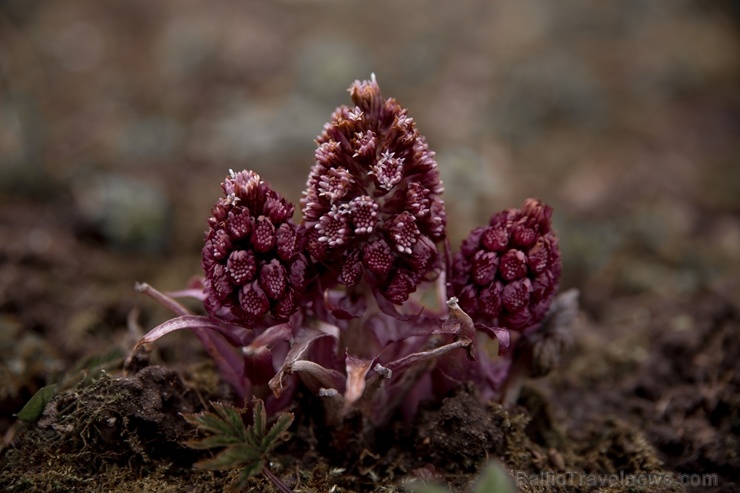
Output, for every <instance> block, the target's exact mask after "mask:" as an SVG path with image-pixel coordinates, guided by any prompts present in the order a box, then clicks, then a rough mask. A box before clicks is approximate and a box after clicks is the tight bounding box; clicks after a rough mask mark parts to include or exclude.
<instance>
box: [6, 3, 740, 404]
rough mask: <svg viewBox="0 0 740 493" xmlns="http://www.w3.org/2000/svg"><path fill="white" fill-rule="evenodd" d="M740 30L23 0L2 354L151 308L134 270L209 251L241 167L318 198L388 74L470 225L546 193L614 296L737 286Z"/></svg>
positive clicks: (597, 18)
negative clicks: (374, 86) (348, 125)
mask: <svg viewBox="0 0 740 493" xmlns="http://www.w3.org/2000/svg"><path fill="white" fill-rule="evenodd" d="M739 28H740V2H738V1H736V0H724V1H715V2H703V1H700V0H630V1H606V2H587V1H584V0H563V1H560V2H550V1H548V0H485V1H484V0H470V1H462V2H432V1H429V0H408V1H405V2H396V1H391V0H383V1H377V2H360V1H349V0H348V1H340V0H292V1H291V0H281V1H278V0H276V1H272V2H261V1H248V0H239V1H236V0H233V1H227V0H221V1H212V2H197V1H194V0H178V1H175V0H159V1H156V2H152V1H144V0H134V1H128V2H113V1H107V0H67V1H65V2H53V1H49V0H1V1H0V328H2V334H3V335H2V342H0V352H2V354H0V356H2V358H0V359H4V360H5V361H6V362H9V361H11V356H10V355H13V359H12V360H13V361H16V359H15V358H17V357H18V355H19V354H24V355H25V354H26V353H27V357H26V356H23V357H20V358H19V359H18V360H19V361H21V362H25V363H23V364H26V365H27V364H30V363H28V361H36V363H34V364H36V365H48V366H50V367H52V368H53V367H55V366H54V365H57V367H63V366H64V365H65V364H68V363H69V361H73V360H74V359H75V358H77V357H79V356H80V355H82V354H84V353H85V351H86V348H89V346H90V345H91V344H92V345H94V346H96V347H97V348H98V350H99V349H100V344H101V342H102V344H103V345H105V344H107V343H110V342H112V341H116V340H119V339H120V338H121V337H123V336H122V335H121V334H125V330H124V328H125V326H126V316H127V314H128V313H129V311H130V309H131V308H132V307H134V306H146V307H148V308H147V309H150V308H151V305H152V304H151V303H148V302H146V301H143V300H142V299H141V297H140V296H139V295H136V294H135V293H134V291H133V284H134V282H135V281H148V282H150V283H152V284H154V285H155V286H157V287H159V288H161V289H164V290H168V289H169V290H171V289H178V288H180V287H181V286H183V285H184V283H185V282H187V280H188V279H189V278H190V277H191V276H193V275H197V274H199V273H200V262H199V252H200V248H201V241H202V237H203V232H204V230H205V227H206V219H207V217H208V215H209V211H210V207H211V205H212V204H213V203H214V202H215V200H216V199H217V198H218V196H219V194H220V193H221V192H220V188H219V184H220V182H221V181H222V180H223V178H224V176H225V175H226V173H227V171H228V169H229V168H233V169H243V168H251V169H254V170H256V171H257V172H259V173H260V174H261V175H262V177H263V178H264V179H266V180H268V181H271V182H272V183H273V185H274V187H275V188H276V189H278V190H279V191H280V192H281V193H283V194H284V195H285V196H287V197H288V198H290V199H291V200H293V201H294V202H295V203H297V202H298V200H299V198H300V192H301V190H302V188H303V186H304V184H305V177H306V174H307V172H308V170H309V167H310V166H311V164H312V161H313V151H314V143H313V139H314V138H315V137H316V135H317V134H318V133H319V132H320V131H321V129H322V126H323V124H324V122H326V121H327V120H328V119H329V115H330V114H331V112H332V111H333V110H334V108H335V107H336V106H338V105H340V104H346V103H348V102H349V96H348V94H347V92H346V90H347V88H348V86H349V85H350V84H351V83H352V81H354V80H355V79H363V78H368V77H369V76H370V74H371V73H375V74H376V76H377V78H378V81H379V83H380V85H381V88H382V89H383V92H384V95H385V96H386V97H390V96H393V97H396V98H397V99H398V100H399V101H400V102H401V103H402V104H403V105H405V106H406V107H408V108H409V112H410V115H411V116H412V117H413V118H414V119H415V121H416V123H417V126H418V128H419V130H420V131H421V133H422V134H424V135H425V136H426V137H427V140H428V142H429V144H430V147H431V148H432V149H433V150H435V151H436V152H437V158H438V162H439V166H440V169H441V171H442V175H443V178H444V180H445V185H446V190H447V191H446V196H445V200H446V203H447V207H448V216H449V218H450V221H449V235H450V237H451V240H452V243H453V245H457V244H459V241H460V240H461V239H462V238H463V237H464V235H465V234H466V233H467V232H468V231H469V230H470V229H471V228H473V227H474V226H476V225H479V224H481V223H483V222H485V221H486V220H487V219H488V217H489V216H490V215H491V214H492V213H493V212H496V211H498V210H500V209H503V208H508V207H519V206H521V204H522V202H523V200H524V199H525V198H527V197H538V198H541V199H543V200H545V201H546V202H548V203H550V204H552V205H553V206H554V208H555V220H556V224H557V228H558V231H559V234H560V238H561V247H562V250H563V255H564V265H565V267H564V279H563V283H562V285H563V287H572V286H575V287H578V288H580V289H581V291H582V293H583V304H584V308H585V310H586V312H587V313H588V314H590V316H592V317H594V318H597V319H598V318H600V317H602V318H603V317H607V316H608V314H607V313H605V311H604V309H603V307H604V306H605V305H604V302H605V301H606V300H610V299H614V298H618V297H629V296H661V297H676V298H679V297H682V296H688V295H690V294H691V293H694V292H697V291H699V290H702V289H706V288H708V287H710V288H712V289H726V290H728V292H732V293H734V295H733V296H737V292H738V289H737V282H736V281H734V279H737V278H738V274H740V267H739V262H740V261H739V258H740V253H739V252H740V166H739V164H740V163H739V161H740V35H739V34H740V30H739ZM733 290H734V291H733ZM736 299H737V298H736ZM20 340H22V341H23V343H22V344H20V343H19V342H18V341H20ZM35 352H38V353H39V354H44V355H46V356H44V357H43V358H33V357H31V356H30V355H33V354H36V353H35ZM50 354H52V355H56V356H49V355H50ZM39 360H40V361H39ZM14 368H15V367H12V365H10V363H7V364H4V365H3V372H5V373H6V374H7V375H11V374H12V375H18V374H19V373H18V371H16V370H17V369H14ZM46 369H47V370H48V368H46ZM42 370H43V369H37V371H35V370H33V369H29V368H25V367H24V368H23V371H22V372H21V373H22V374H23V375H29V374H30V375H33V374H43V373H44V371H42ZM14 372H15V373H14ZM14 378H15V377H14ZM19 378H20V377H19ZM12 391H13V390H12V389H10V390H8V389H4V390H3V391H2V392H3V393H5V394H8V393H12ZM22 399H23V396H20V397H18V400H22Z"/></svg>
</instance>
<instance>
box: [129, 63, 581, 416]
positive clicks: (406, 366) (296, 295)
mask: <svg viewBox="0 0 740 493" xmlns="http://www.w3.org/2000/svg"><path fill="white" fill-rule="evenodd" d="M350 95H351V98H352V102H353V106H351V107H348V106H340V107H339V108H337V109H336V111H334V113H333V114H332V117H331V121H330V122H329V123H327V124H326V125H325V127H324V130H323V132H322V133H321V134H320V135H319V137H318V139H317V141H316V142H317V146H318V147H317V149H316V154H315V163H314V165H313V167H312V168H311V170H310V173H309V176H308V180H307V184H306V190H305V192H304V196H303V198H302V199H301V201H300V205H301V211H302V213H303V218H302V220H301V221H300V222H298V223H294V222H293V220H292V216H293V213H294V206H293V205H292V204H291V203H289V202H288V201H286V200H285V199H284V198H282V197H281V196H280V195H278V193H277V192H275V191H274V190H273V189H272V188H271V186H270V185H269V183H267V182H265V181H263V180H262V179H261V178H260V177H259V176H258V175H257V174H256V173H254V172H252V171H241V172H239V173H234V172H231V173H230V174H229V176H227V177H226V179H225V180H224V182H223V183H222V185H221V188H222V189H223V196H222V197H221V198H219V199H218V201H217V202H216V204H215V205H214V207H213V209H212V211H211V217H210V219H209V220H208V231H207V234H206V240H205V244H204V246H203V252H202V253H203V255H202V265H203V270H204V273H205V277H204V278H203V280H202V281H201V282H200V283H196V284H195V285H194V286H192V287H191V289H189V290H187V291H185V292H180V293H175V294H177V295H190V296H195V297H197V298H199V299H201V300H202V301H203V306H204V308H205V311H206V312H207V315H194V314H192V313H190V312H188V311H187V310H186V309H185V308H184V307H182V305H180V304H179V303H177V302H176V301H175V300H174V299H173V298H172V297H171V296H169V295H166V294H163V293H160V292H158V291H156V290H155V289H154V288H152V287H150V286H148V285H139V289H140V290H141V291H143V292H145V293H147V294H149V295H151V296H152V297H154V298H156V299H157V300H158V301H160V302H162V303H163V304H165V305H166V306H168V307H169V308H170V309H172V311H174V312H175V313H176V314H177V315H178V316H177V317H176V318H174V319H172V320H169V321H167V322H165V323H163V324H161V325H159V326H158V327H156V328H154V329H153V330H152V331H151V332H149V333H148V334H147V335H146V336H144V338H142V340H141V341H140V343H139V344H143V343H150V342H152V341H154V340H156V339H158V338H159V337H162V336H163V335H165V334H167V333H169V332H171V331H173V330H179V329H190V330H192V331H194V332H195V333H196V335H197V336H198V337H199V338H200V340H201V342H203V344H204V346H205V347H206V349H207V350H208V351H209V353H210V355H211V356H212V357H213V358H214V359H215V360H216V363H217V364H218V366H219V368H220V369H221V371H222V373H223V374H224V377H225V378H226V379H227V381H228V382H229V383H231V384H232V385H233V387H234V388H235V390H236V392H237V393H238V394H239V395H240V396H242V397H244V396H249V395H250V394H258V395H259V396H260V397H262V398H268V397H269V398H268V400H267V406H268V409H270V410H272V411H274V410H277V409H280V408H281V407H284V406H285V405H286V404H287V403H288V402H289V400H290V397H291V396H292V395H293V393H294V391H295V390H296V388H297V387H298V386H299V385H303V386H305V387H306V388H307V389H308V390H309V391H312V392H315V393H316V394H317V395H319V396H321V397H322V398H323V399H324V401H325V403H326V406H325V408H326V413H327V417H326V419H327V421H328V422H331V423H338V422H339V421H341V420H342V419H343V417H344V416H346V415H348V414H349V413H353V412H360V413H361V414H362V415H363V416H365V417H366V418H367V419H368V420H369V421H370V422H372V423H373V424H375V425H381V424H383V423H385V422H386V421H387V419H389V417H390V416H392V415H393V414H394V412H395V411H394V410H395V409H397V408H399V407H400V408H401V409H402V411H404V412H405V413H406V414H407V415H411V414H413V412H414V410H415V408H416V405H417V404H418V403H419V402H420V401H422V400H424V399H429V398H438V397H440V396H441V395H444V393H445V392H447V391H449V390H450V388H451V387H454V386H457V385H461V384H463V383H464V382H466V381H473V382H474V383H475V384H477V385H478V386H479V387H480V388H481V395H482V396H485V397H492V396H497V395H498V396H501V393H502V392H504V390H503V389H504V388H505V387H507V388H509V387H511V385H509V384H508V383H507V378H509V376H510V375H509V374H508V373H509V369H510V368H512V367H513V366H514V365H512V363H513V361H512V358H513V355H514V354H517V352H516V351H513V346H514V345H515V344H516V343H517V341H519V340H522V339H526V338H527V334H530V333H533V332H537V331H538V330H543V329H542V327H543V326H544V327H545V328H546V325H547V320H548V317H549V318H550V319H557V320H559V321H560V322H558V323H560V324H561V325H563V323H562V320H565V319H566V318H567V317H564V316H561V317H557V316H555V317H552V316H550V315H551V304H552V303H553V298H554V296H555V291H556V289H557V286H558V282H559V279H560V272H561V260H560V252H559V249H558V241H557V237H556V236H555V232H554V231H553V229H552V224H551V216H552V209H551V208H550V207H549V206H547V205H545V204H543V203H542V202H540V201H538V200H533V199H529V200H527V201H526V202H525V203H524V207H523V208H522V209H509V210H506V211H503V212H500V213H498V214H494V215H493V216H492V218H491V220H490V222H489V224H488V225H487V226H484V227H480V228H476V229H475V230H473V231H472V232H471V233H470V235H469V236H468V237H467V239H465V240H464V241H463V243H462V246H461V247H460V249H459V251H458V252H457V253H456V254H455V255H454V256H453V255H452V254H451V252H447V251H446V248H447V247H445V246H443V245H444V244H445V241H444V240H445V239H446V236H445V227H446V222H447V218H446V213H445V208H444V202H443V201H442V198H441V195H442V192H443V187H442V183H441V181H440V177H439V171H438V169H437V162H436V160H435V157H434V153H433V152H432V151H430V150H429V147H428V145H427V143H426V141H425V139H424V137H423V136H421V134H420V133H419V132H418V130H417V129H416V125H415V122H414V121H413V119H412V118H410V117H409V116H408V112H407V110H406V109H405V108H404V107H402V106H401V105H400V104H399V103H398V102H397V101H396V100H395V99H392V98H391V99H384V98H383V97H382V95H381V92H380V87H379V86H378V83H377V81H376V80H375V78H374V77H373V78H372V79H371V80H369V81H362V82H360V81H356V82H355V83H354V84H353V85H352V86H351V87H350ZM448 258H450V259H452V261H451V262H449V261H445V259H448ZM445 279H446V280H447V284H445ZM423 288H426V289H427V290H428V292H429V293H436V295H437V301H436V302H434V301H433V300H434V296H431V297H430V296H426V298H423V297H422V296H411V294H412V293H415V292H416V291H418V290H420V289H423ZM445 291H446V295H447V297H449V299H446V298H445V297H444V293H445ZM422 299H425V300H426V303H425V304H422V302H421V300H422ZM429 300H432V301H431V302H430V301H429ZM571 312H572V310H571V311H570V312H568V313H571ZM543 320H544V321H545V323H544V325H543ZM481 337H484V338H485V337H491V338H495V339H497V340H498V343H499V354H498V355H492V354H489V353H488V351H487V350H486V345H485V344H481V343H480V340H479V339H480V338H481ZM543 339H547V338H543ZM533 340H534V339H533ZM530 342H531V341H530ZM530 342H527V344H529V343H530ZM550 346H552V347H559V346H557V345H553V344H550ZM296 376H297V377H298V378H296ZM266 383H269V385H264V384H266ZM270 391H271V392H272V395H270V396H268V395H266V394H265V393H266V392H270Z"/></svg>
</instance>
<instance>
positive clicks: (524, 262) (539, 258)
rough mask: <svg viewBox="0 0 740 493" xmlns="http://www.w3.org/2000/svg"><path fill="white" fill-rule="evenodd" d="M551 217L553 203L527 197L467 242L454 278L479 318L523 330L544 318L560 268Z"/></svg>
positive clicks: (455, 289)
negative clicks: (547, 203) (549, 204)
mask: <svg viewBox="0 0 740 493" xmlns="http://www.w3.org/2000/svg"><path fill="white" fill-rule="evenodd" d="M551 216H552V208H551V207H550V206H548V205H545V204H543V203H542V202H540V201H539V200H535V199H528V200H526V201H525V203H524V207H523V208H522V209H521V210H519V209H509V210H506V211H503V212H499V213H498V214H495V215H494V216H493V217H491V220H490V222H489V225H488V226H487V227H482V228H476V229H474V230H473V231H472V232H471V233H470V235H469V236H468V237H467V239H465V241H463V243H462V246H461V248H460V251H459V252H458V253H457V255H455V258H454V260H453V264H452V275H451V278H450V282H451V286H452V291H453V293H454V294H455V295H456V296H457V297H458V298H459V300H460V307H461V308H462V309H463V310H465V311H466V312H467V313H468V314H470V315H471V316H472V317H473V319H474V320H475V321H476V322H480V323H483V324H485V325H490V326H500V327H505V328H507V329H510V330H517V331H524V330H526V329H527V328H529V327H531V326H533V325H535V324H537V323H539V322H541V321H542V319H543V318H544V317H545V315H546V314H547V310H548V309H549V307H550V304H551V303H552V299H553V296H554V294H555V290H556V289H557V286H558V282H559V281H560V271H561V268H562V265H561V260H560V250H559V248H558V240H557V237H556V236H555V232H554V231H553V230H552V225H551Z"/></svg>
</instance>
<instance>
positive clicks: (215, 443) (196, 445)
mask: <svg viewBox="0 0 740 493" xmlns="http://www.w3.org/2000/svg"><path fill="white" fill-rule="evenodd" d="M239 443H244V442H243V441H242V440H240V439H239V438H238V437H231V436H224V435H211V436H209V437H206V438H203V439H201V440H188V441H187V442H185V445H187V446H188V447H190V448H192V449H196V450H207V449H209V448H216V447H228V446H229V445H236V444H239Z"/></svg>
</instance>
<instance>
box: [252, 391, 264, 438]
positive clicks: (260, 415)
mask: <svg viewBox="0 0 740 493" xmlns="http://www.w3.org/2000/svg"><path fill="white" fill-rule="evenodd" d="M253 404H254V411H253V413H254V425H252V426H254V433H255V435H256V436H257V437H264V436H265V434H267V413H266V412H265V403H264V402H262V399H257V398H255V399H254V400H253Z"/></svg>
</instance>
